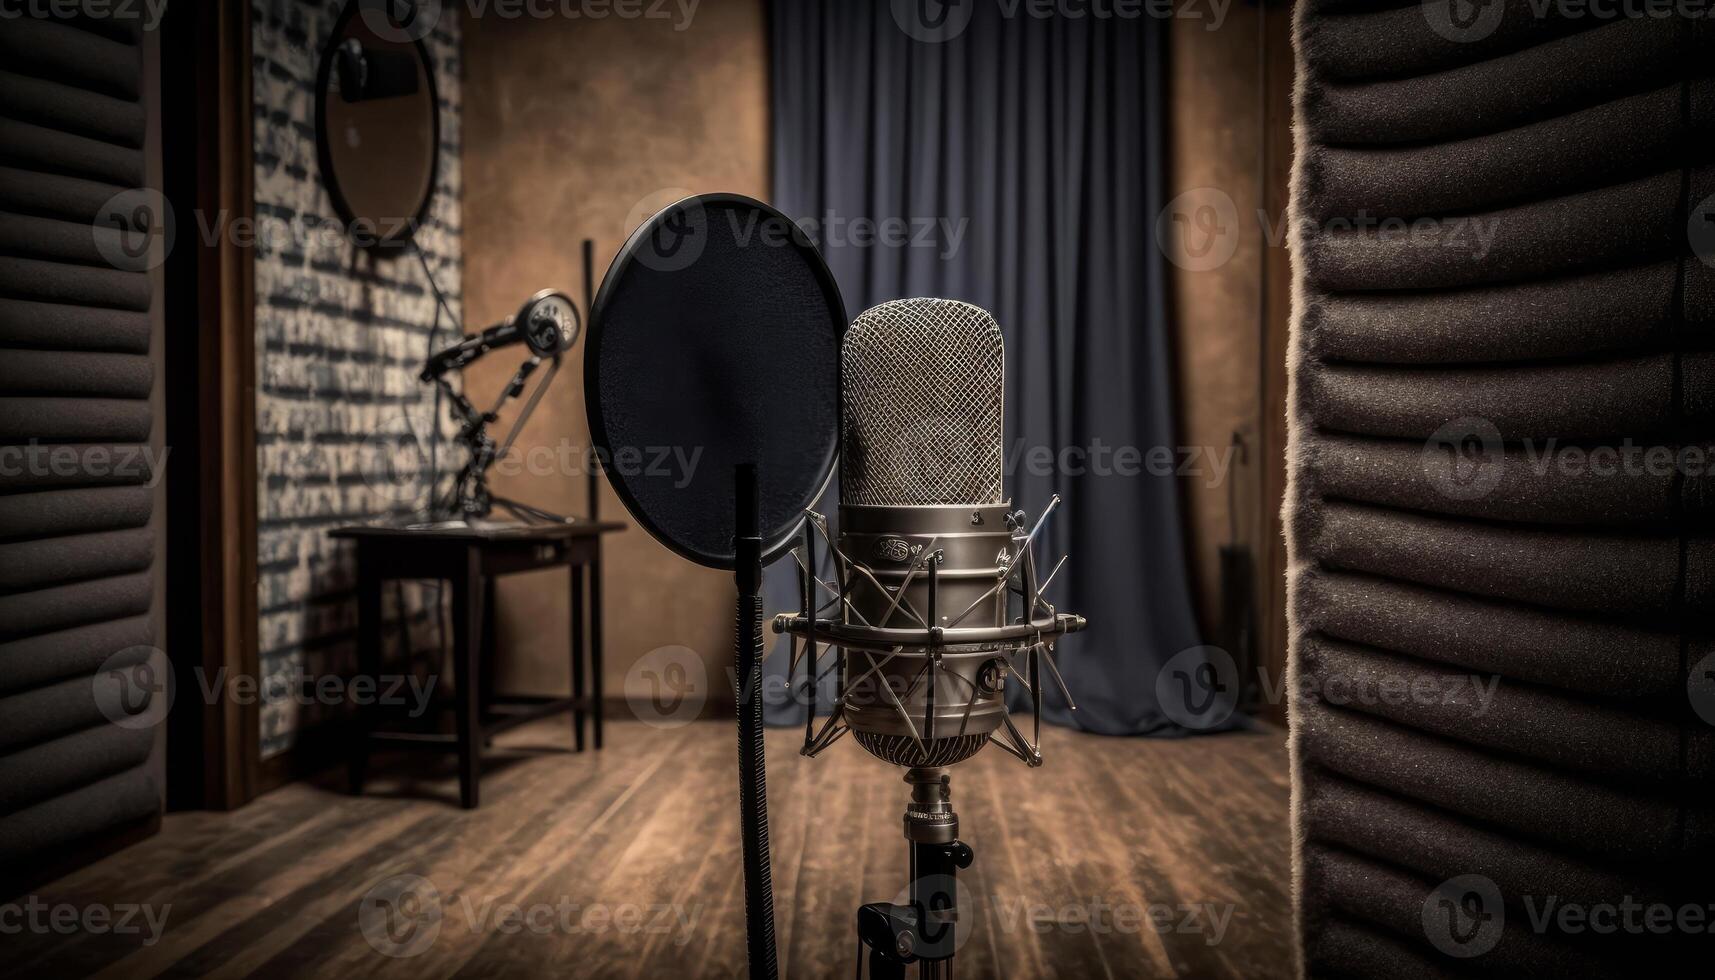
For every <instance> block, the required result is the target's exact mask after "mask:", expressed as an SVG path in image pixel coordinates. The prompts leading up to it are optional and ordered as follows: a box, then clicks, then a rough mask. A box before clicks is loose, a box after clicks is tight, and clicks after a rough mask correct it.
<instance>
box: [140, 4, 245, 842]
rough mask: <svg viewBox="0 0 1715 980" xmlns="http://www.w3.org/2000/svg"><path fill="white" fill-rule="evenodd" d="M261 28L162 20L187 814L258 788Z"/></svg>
mask: <svg viewBox="0 0 1715 980" xmlns="http://www.w3.org/2000/svg"><path fill="white" fill-rule="evenodd" d="M250 26H251V24H250V5H249V4H248V3H237V4H227V3H218V4H174V5H173V6H172V8H171V9H170V10H169V11H168V14H167V17H166V19H165V20H164V21H163V23H162V26H161V30H162V31H163V34H162V38H161V40H162V47H163V52H164V57H163V59H162V79H161V85H162V91H163V96H164V99H163V102H164V105H165V106H167V107H168V108H166V109H165V110H164V112H163V120H162V123H163V141H162V142H163V155H164V160H165V166H164V168H163V169H164V173H165V183H166V194H167V198H168V200H169V201H171V202H172V204H173V208H174V212H175V213H174V217H175V222H174V228H175V234H174V246H173V249H172V253H171V255H170V256H169V258H168V261H167V270H166V271H167V290H166V299H167V304H166V309H167V314H166V315H167V338H168V339H167V345H166V347H167V350H166V354H167V380H168V391H167V436H168V444H169V445H171V446H172V447H174V448H173V450H172V454H171V455H170V456H169V458H168V465H167V469H168V477H167V478H168V501H169V503H168V507H169V525H168V527H169V533H170V534H171V536H172V541H173V543H174V547H173V548H171V549H169V556H168V585H167V589H168V600H167V618H168V623H169V627H168V633H169V636H171V637H172V638H173V642H172V647H173V654H172V657H173V665H174V669H175V682H176V685H177V690H176V697H175V699H174V703H173V708H172V712H171V714H170V715H169V718H168V730H167V745H168V747H167V756H168V761H167V791H168V806H169V807H170V808H174V809H233V808H236V807H239V806H242V805H244V804H245V803H247V802H249V801H250V800H251V799H252V798H254V797H255V796H256V794H257V792H258V790H257V786H258V781H257V772H258V768H259V765H260V759H259V756H260V752H261V748H260V746H261V740H260V731H259V727H260V723H259V718H260V706H259V705H258V704H257V703H256V699H254V698H248V699H235V698H233V697H232V691H233V687H232V684H231V683H230V682H231V681H233V680H234V679H240V678H249V679H252V680H257V679H259V678H258V657H257V626H258V624H257V595H256V581H257V579H256V506H257V504H256V396H255V375H256V356H255V300H254V297H255V273H254V258H255V257H254V255H253V254H252V250H251V249H250V248H248V247H241V246H240V244H239V239H240V237H241V236H238V235H234V234H229V233H228V232H229V231H230V230H231V229H234V228H242V227H247V226H248V223H249V222H251V221H253V219H254V203H253V202H254V197H253V182H254V177H253V174H254V170H253V165H252V156H251V146H252V143H251V138H252V128H251V127H252V123H251V112H252V108H251V107H252V104H253V100H252V66H251V61H250V56H251V43H250ZM251 689H252V690H254V689H255V688H254V686H252V687H251ZM205 692H212V694H210V693H205Z"/></svg>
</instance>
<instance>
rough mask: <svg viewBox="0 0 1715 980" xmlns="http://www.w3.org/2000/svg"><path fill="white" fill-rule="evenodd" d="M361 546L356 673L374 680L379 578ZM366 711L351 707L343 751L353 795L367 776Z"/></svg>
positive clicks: (369, 717) (378, 648)
mask: <svg viewBox="0 0 1715 980" xmlns="http://www.w3.org/2000/svg"><path fill="white" fill-rule="evenodd" d="M365 547H366V545H364V544H361V543H360V544H359V545H358V546H357V673H358V676H359V677H368V678H371V679H374V678H376V677H377V675H378V674H380V672H381V670H380V663H381V578H380V576H379V575H377V574H376V572H375V567H374V565H373V564H372V563H371V562H369V561H367V560H365V558H364V554H363V552H364V549H365ZM375 683H379V680H375ZM370 712H371V706H369V705H365V704H361V703H360V704H356V705H354V706H353V708H352V714H351V719H352V727H353V728H354V729H355V736H356V737H354V738H353V739H352V740H351V746H350V748H349V749H348V750H347V752H348V754H347V757H346V766H347V774H348V776H349V777H350V783H351V792H352V794H353V795H361V794H362V793H363V784H364V781H365V779H366V778H367V777H368V775H369V732H370V730H371V729H372V728H373V727H374V724H375V719H374V718H373V717H372V715H371V713H370Z"/></svg>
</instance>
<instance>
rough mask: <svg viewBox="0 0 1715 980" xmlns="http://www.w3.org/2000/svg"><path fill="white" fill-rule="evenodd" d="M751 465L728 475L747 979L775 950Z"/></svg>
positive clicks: (760, 971) (763, 971)
mask: <svg viewBox="0 0 1715 980" xmlns="http://www.w3.org/2000/svg"><path fill="white" fill-rule="evenodd" d="M759 501H760V495H759V493H758V490H757V474H756V464H755V463H740V464H738V465H737V466H736V467H734V469H733V502H734V507H735V511H734V514H733V518H734V520H733V528H734V529H735V530H734V533H733V539H732V544H733V553H734V558H735V561H734V570H733V578H734V580H735V581H736V583H737V585H738V618H737V622H736V624H735V628H734V631H733V641H734V646H735V650H734V653H735V655H736V659H737V665H738V690H737V691H736V692H735V693H736V694H737V698H738V704H737V706H738V796H739V825H740V826H739V834H740V836H741V837H742V838H743V846H744V919H745V936H746V940H747V943H748V950H749V953H750V976H751V978H752V980H761V978H767V980H774V978H775V977H777V976H779V972H780V971H779V966H778V964H777V963H776V953H775V943H774V881H773V874H772V872H771V870H770V868H769V859H768V788H767V781H768V777H767V767H766V766H765V765H764V764H763V762H764V757H763V745H762V733H763V725H762V513H761V506H760V503H759Z"/></svg>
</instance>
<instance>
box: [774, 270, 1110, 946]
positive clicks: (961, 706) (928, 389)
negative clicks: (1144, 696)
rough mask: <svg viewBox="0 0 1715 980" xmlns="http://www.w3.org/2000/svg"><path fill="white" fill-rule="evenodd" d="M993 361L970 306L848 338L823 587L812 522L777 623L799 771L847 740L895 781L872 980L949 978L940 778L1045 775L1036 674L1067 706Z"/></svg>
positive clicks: (909, 306) (950, 825)
mask: <svg viewBox="0 0 1715 980" xmlns="http://www.w3.org/2000/svg"><path fill="white" fill-rule="evenodd" d="M1005 360H1006V358H1005V351H1004V345H1003V344H1002V341H1001V332H1000V326H999V325H998V324H997V323H996V322H995V319H994V317H992V316H990V315H989V314H988V313H986V312H984V311H983V310H981V309H978V308H977V307H975V306H972V305H970V304H968V303H960V302H957V301H955V300H948V299H906V300H897V301H895V302H891V303H883V304H881V305H880V306H876V307H873V308H871V309H869V310H866V311H865V312H864V313H862V314H861V315H859V316H858V318H857V319H856V320H854V321H852V324H851V326H850V327H849V328H848V329H847V330H846V334H845V337H844V339H843V340H842V342H841V346H840V369H841V379H840V389H841V390H840V407H841V418H840V459H841V473H840V531H839V537H838V540H837V541H829V542H828V544H829V546H830V550H831V551H832V553H833V558H834V581H833V582H831V583H829V582H825V581H822V580H821V579H820V578H819V577H818V576H817V575H816V569H817V568H818V565H817V562H816V537H815V533H814V532H815V531H820V532H821V534H822V537H823V538H824V539H826V538H827V536H828V530H827V525H826V522H825V521H823V520H822V519H821V517H820V515H816V514H811V515H810V522H809V524H808V525H807V527H806V531H805V535H804V545H803V552H802V554H801V555H800V563H801V564H800V568H801V571H802V575H801V577H800V580H799V584H800V587H801V588H802V590H803V599H804V611H803V613H801V614H799V615H796V616H793V615H790V614H787V615H782V616H778V617H776V618H775V621H774V628H775V630H776V631H777V632H783V633H790V634H792V635H793V636H794V637H800V638H802V640H803V643H802V646H801V647H800V648H798V649H796V650H795V652H794V661H793V663H794V665H796V664H798V663H803V664H805V665H806V668H805V685H804V689H805V690H806V691H807V692H808V693H809V694H810V697H811V701H810V705H809V707H810V710H809V712H808V713H807V715H808V718H807V721H806V727H805V733H804V748H803V753H804V754H805V755H809V756H814V755H816V754H818V753H820V752H821V751H822V750H824V749H826V748H827V747H828V746H830V745H832V744H833V743H834V742H835V741H836V740H838V739H839V737H840V736H841V735H843V734H845V733H846V732H848V731H849V732H851V734H852V739H853V741H856V742H857V743H858V744H859V745H861V746H863V748H864V750H865V751H867V752H868V753H870V754H871V755H873V756H875V757H876V758H878V759H881V760H882V761H884V762H888V763H891V764H893V765H896V766H903V767H906V773H905V780H906V782H908V783H909V784H911V799H910V802H909V803H907V804H906V808H905V820H904V830H905V838H906V840H907V841H909V842H910V847H911V864H910V868H911V883H910V893H909V894H910V901H909V902H907V903H905V904H896V903H890V902H875V903H871V904H868V905H865V906H863V907H861V908H860V909H859V910H858V939H859V941H860V943H861V945H862V947H863V948H864V949H865V950H867V951H868V962H869V968H870V977H871V978H872V980H901V978H903V977H904V976H905V971H906V970H907V968H908V967H909V966H910V965H911V964H920V969H919V972H918V975H919V976H921V977H923V978H925V980H940V978H945V977H950V976H951V975H952V972H951V970H952V958H953V954H954V953H955V952H956V950H957V948H958V936H959V931H958V926H959V919H960V916H959V900H958V889H957V875H958V871H959V870H960V869H962V868H968V867H969V866H970V864H971V861H972V859H973V855H972V852H971V848H970V846H969V845H968V844H966V843H964V842H963V841H961V840H959V839H958V833H959V820H958V816H957V815H956V814H955V813H954V812H953V802H952V791H951V777H950V775H949V773H948V770H947V767H949V766H952V765H955V764H956V763H959V762H963V761H964V760H966V759H969V758H970V757H971V756H973V755H976V754H977V752H979V751H981V749H982V747H983V746H985V745H987V744H989V743H990V742H993V743H995V744H996V745H999V746H1001V747H1002V748H1004V749H1006V750H1007V751H1008V752H1010V753H1012V754H1013V755H1015V756H1017V757H1018V758H1019V759H1021V760H1023V761H1024V762H1025V763H1027V764H1029V765H1031V766H1038V765H1041V764H1042V751H1041V726H1042V681H1043V676H1044V675H1043V671H1044V670H1046V671H1047V672H1048V675H1049V676H1051V677H1053V678H1054V679H1055V681H1056V682H1057V683H1059V685H1060V689H1061V691H1062V693H1064V694H1065V695H1066V701H1067V704H1068V705H1070V704H1071V700H1072V699H1071V693H1070V692H1069V691H1068V690H1067V689H1066V686H1065V683H1064V682H1063V681H1061V680H1060V679H1059V669H1058V667H1056V666H1055V663H1054V657H1053V647H1054V644H1055V642H1056V641H1057V640H1058V639H1059V638H1060V637H1062V636H1064V635H1065V634H1067V633H1071V632H1074V631H1076V630H1080V629H1082V628H1083V627H1084V620H1083V617H1081V616H1078V615H1076V614H1073V613H1064V612H1060V611H1058V610H1056V609H1055V608H1054V606H1053V604H1052V603H1051V602H1049V601H1048V600H1047V599H1046V598H1045V597H1044V595H1043V592H1044V590H1045V589H1046V588H1047V587H1048V585H1049V584H1050V583H1051V582H1052V580H1053V577H1054V572H1053V571H1050V572H1049V573H1048V575H1047V576H1046V577H1043V576H1039V575H1038V574H1037V567H1036V559H1035V550H1034V547H1033V546H1034V544H1035V543H1036V542H1037V540H1039V532H1040V531H1041V529H1042V526H1043V521H1044V520H1046V518H1047V517H1048V515H1049V513H1051V512H1052V511H1053V510H1054V508H1055V506H1056V505H1057V504H1058V503H1059V498H1058V497H1055V498H1053V499H1051V500H1050V501H1049V503H1048V505H1047V506H1046V507H1045V508H1044V509H1043V512H1042V515H1041V516H1040V517H1038V518H1037V519H1036V521H1035V523H1030V522H1029V520H1028V518H1027V517H1026V515H1025V514H1024V512H1023V511H1015V510H1013V509H1012V507H1011V503H1010V502H1009V501H1008V500H1007V499H1006V495H1005V492H1004V488H1003V486H1002V480H1001V471H1002V459H1003V455H1004V454H1003V448H1002V446H1003V440H1002V433H1003V431H1004V424H1003V417H1004V405H1005V401H1006V385H1005V375H1006V371H1005ZM1058 567H1059V566H1058V565H1056V566H1055V570H1057V569H1058ZM824 593H827V594H828V595H827V596H826V601H825V602H824ZM1014 600H1016V603H1015V601H1014ZM823 643H825V644H827V645H829V646H832V647H834V648H835V649H836V650H837V655H836V660H835V667H836V668H837V670H838V671H839V675H838V676H839V684H838V689H839V694H838V697H837V698H836V701H835V706H834V711H833V712H832V714H831V715H830V716H829V717H828V719H827V721H826V722H825V723H824V724H823V725H822V726H821V728H820V729H819V730H818V729H817V728H816V724H815V715H816V708H817V705H816V703H815V700H814V698H815V691H816V685H815V680H816V677H817V670H818V668H817V664H818V657H817V649H818V644H823ZM1008 678H1017V681H1015V683H1017V682H1022V687H1023V689H1024V691H1025V693H1026V694H1028V695H1029V698H1030V701H1031V704H1032V707H1031V713H1032V718H1031V726H1032V733H1031V735H1030V736H1026V735H1025V734H1024V733H1023V732H1021V731H1020V730H1019V728H1018V726H1017V725H1016V724H1015V723H1014V722H1013V720H1012V718H1011V716H1010V715H1009V713H1008V711H1007V705H1006V689H1007V685H1008ZM967 921H968V920H967Z"/></svg>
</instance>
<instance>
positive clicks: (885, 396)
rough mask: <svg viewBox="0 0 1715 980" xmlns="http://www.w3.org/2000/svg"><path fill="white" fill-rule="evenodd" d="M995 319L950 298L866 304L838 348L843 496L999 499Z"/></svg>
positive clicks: (847, 499) (892, 500) (909, 500)
mask: <svg viewBox="0 0 1715 980" xmlns="http://www.w3.org/2000/svg"><path fill="white" fill-rule="evenodd" d="M1002 347H1003V345H1002V342H1001V335H1000V325H999V324H997V323H996V322H995V319H994V317H992V316H990V315H989V314H988V313H987V312H986V311H984V310H981V309H978V308H977V307H975V306H972V305H970V304H969V303H961V302H958V301H957V300H949V299H902V300H895V301H893V302H890V303H882V304H881V305H879V306H875V307H871V308H870V309H868V310H865V311H864V312H863V313H862V314H860V315H859V316H858V318H857V319H856V320H854V321H852V325H851V327H850V328H849V329H848V330H847V331H846V336H845V340H844V342H843V343H842V346H841V349H840V359H841V368H842V371H843V372H844V376H843V378H842V379H841V382H840V384H841V392H840V398H841V407H842V409H843V412H844V418H843V421H842V422H841V425H842V429H843V431H842V434H841V440H842V442H841V454H840V502H841V503H843V504H860V505H884V506H885V505H899V504H996V503H1000V502H1001V455H1002V451H1003V450H1002V446H1001V415H1002V410H1003V403H1004V388H1003V384H1004V382H1003V376H1004V373H1005V367H1004V365H1005V356H1004V353H1003V349H1002Z"/></svg>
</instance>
